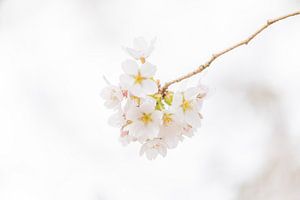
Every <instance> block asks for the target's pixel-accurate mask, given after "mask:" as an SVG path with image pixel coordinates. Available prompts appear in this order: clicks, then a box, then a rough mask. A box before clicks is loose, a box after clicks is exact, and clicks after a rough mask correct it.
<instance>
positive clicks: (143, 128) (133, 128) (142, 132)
mask: <svg viewBox="0 0 300 200" xmlns="http://www.w3.org/2000/svg"><path fill="white" fill-rule="evenodd" d="M126 118H127V120H129V124H128V125H127V126H126V129H127V130H129V134H131V135H132V136H134V137H137V138H138V139H141V140H145V139H153V138H154V137H156V136H157V135H158V131H159V127H160V123H161V112H160V111H157V110H155V105H154V104H153V103H151V102H146V103H143V104H142V105H141V106H140V107H132V108H131V109H130V110H129V111H128V113H127V115H126Z"/></svg>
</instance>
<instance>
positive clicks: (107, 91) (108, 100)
mask: <svg viewBox="0 0 300 200" xmlns="http://www.w3.org/2000/svg"><path fill="white" fill-rule="evenodd" d="M100 96H101V97H102V98H103V99H104V100H105V103H104V105H105V106H106V107H107V108H110V109H112V108H116V107H118V106H119V105H120V103H121V101H122V100H123V97H124V96H123V92H122V90H121V89H120V88H119V87H117V86H114V85H108V86H106V87H105V88H103V90H102V91H101V94H100Z"/></svg>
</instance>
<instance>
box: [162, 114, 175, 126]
mask: <svg viewBox="0 0 300 200" xmlns="http://www.w3.org/2000/svg"><path fill="white" fill-rule="evenodd" d="M172 121H173V119H172V114H171V113H165V114H164V115H163V124H164V125H165V126H168V125H169V124H170V123H171V122H172Z"/></svg>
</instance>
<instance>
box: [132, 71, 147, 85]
mask: <svg viewBox="0 0 300 200" xmlns="http://www.w3.org/2000/svg"><path fill="white" fill-rule="evenodd" d="M144 79H145V78H144V77H142V75H141V73H140V72H139V73H138V74H137V75H136V76H135V77H134V83H135V84H141V83H142V82H143V80H144Z"/></svg>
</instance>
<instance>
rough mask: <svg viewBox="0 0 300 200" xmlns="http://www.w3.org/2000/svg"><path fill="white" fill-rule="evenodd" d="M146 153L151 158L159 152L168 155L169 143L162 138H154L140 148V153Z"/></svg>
mask: <svg viewBox="0 0 300 200" xmlns="http://www.w3.org/2000/svg"><path fill="white" fill-rule="evenodd" d="M143 154H146V157H147V158H148V159H149V160H153V159H155V158H156V157H157V155H158V154H160V155H162V156H163V157H165V156H166V155H167V144H166V143H165V142H164V141H163V140H162V139H158V138H156V139H153V140H149V141H146V142H145V143H144V144H143V145H142V147H141V150H140V155H141V156H142V155H143Z"/></svg>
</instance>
